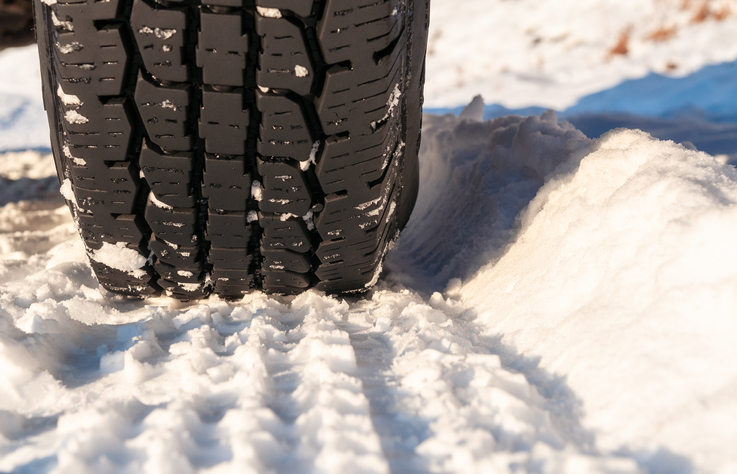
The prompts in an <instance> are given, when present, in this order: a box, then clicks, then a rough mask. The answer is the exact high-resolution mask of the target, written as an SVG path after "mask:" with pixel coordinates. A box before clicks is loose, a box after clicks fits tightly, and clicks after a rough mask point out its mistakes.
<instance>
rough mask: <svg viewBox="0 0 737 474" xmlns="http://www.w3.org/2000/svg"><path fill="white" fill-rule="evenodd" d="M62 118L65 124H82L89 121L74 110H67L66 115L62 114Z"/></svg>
mask: <svg viewBox="0 0 737 474" xmlns="http://www.w3.org/2000/svg"><path fill="white" fill-rule="evenodd" d="M64 118H65V119H66V121H67V122H69V123H72V124H83V123H87V122H89V121H90V119H88V118H87V117H85V116H84V115H82V114H80V113H79V112H77V111H76V110H67V113H66V114H64Z"/></svg>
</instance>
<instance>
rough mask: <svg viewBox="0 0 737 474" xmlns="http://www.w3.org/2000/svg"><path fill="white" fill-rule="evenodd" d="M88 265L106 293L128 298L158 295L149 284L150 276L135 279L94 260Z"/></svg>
mask: <svg viewBox="0 0 737 474" xmlns="http://www.w3.org/2000/svg"><path fill="white" fill-rule="evenodd" d="M90 265H91V266H92V270H93V271H94V272H95V275H97V280H98V281H99V282H100V285H102V287H103V288H105V289H106V290H108V291H112V292H114V293H119V294H123V295H129V296H153V295H155V294H157V293H158V290H157V289H156V288H155V287H153V286H151V284H150V282H151V280H152V277H151V276H150V275H146V276H144V277H143V278H135V277H133V276H131V275H129V274H127V273H125V272H122V271H120V270H116V269H114V268H110V267H108V266H107V265H104V264H102V263H100V262H97V261H95V260H90Z"/></svg>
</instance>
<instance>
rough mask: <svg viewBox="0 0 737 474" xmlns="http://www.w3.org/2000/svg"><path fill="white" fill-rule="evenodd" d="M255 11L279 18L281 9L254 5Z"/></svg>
mask: <svg viewBox="0 0 737 474" xmlns="http://www.w3.org/2000/svg"><path fill="white" fill-rule="evenodd" d="M256 11H257V12H258V14H259V15H261V16H263V17H266V18H281V17H282V15H281V11H280V10H279V9H278V8H264V7H256Z"/></svg>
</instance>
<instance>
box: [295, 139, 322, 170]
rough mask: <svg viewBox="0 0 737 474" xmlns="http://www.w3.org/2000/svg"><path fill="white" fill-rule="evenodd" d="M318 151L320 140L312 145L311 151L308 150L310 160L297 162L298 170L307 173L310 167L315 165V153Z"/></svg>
mask: <svg viewBox="0 0 737 474" xmlns="http://www.w3.org/2000/svg"><path fill="white" fill-rule="evenodd" d="M319 150H320V140H317V141H316V142H315V143H313V144H312V150H310V158H309V159H308V160H307V161H300V162H299V169H301V170H302V171H307V170H309V169H310V165H313V166H314V165H315V164H316V163H317V152H318V151H319Z"/></svg>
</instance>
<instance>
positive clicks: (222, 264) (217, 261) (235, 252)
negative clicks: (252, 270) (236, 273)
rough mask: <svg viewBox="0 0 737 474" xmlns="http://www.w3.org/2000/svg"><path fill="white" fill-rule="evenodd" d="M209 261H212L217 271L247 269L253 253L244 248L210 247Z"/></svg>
mask: <svg viewBox="0 0 737 474" xmlns="http://www.w3.org/2000/svg"><path fill="white" fill-rule="evenodd" d="M209 260H210V263H212V264H213V265H214V266H215V268H216V269H217V271H221V270H241V271H246V270H248V268H249V266H250V265H251V261H253V255H251V254H249V253H248V250H247V249H245V248H240V249H238V248H234V249H232V248H218V247H212V248H211V249H210V257H209Z"/></svg>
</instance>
